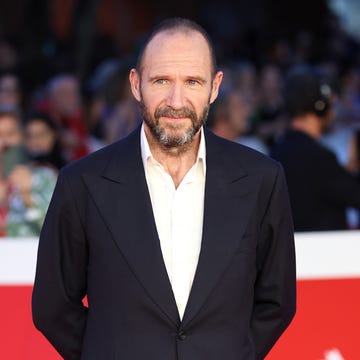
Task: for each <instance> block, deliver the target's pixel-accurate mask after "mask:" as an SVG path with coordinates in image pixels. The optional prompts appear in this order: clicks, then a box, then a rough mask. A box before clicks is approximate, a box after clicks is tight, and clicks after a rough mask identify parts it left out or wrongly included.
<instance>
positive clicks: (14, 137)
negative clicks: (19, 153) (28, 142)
mask: <svg viewBox="0 0 360 360" xmlns="http://www.w3.org/2000/svg"><path fill="white" fill-rule="evenodd" d="M21 143H22V132H21V127H20V124H19V122H18V120H17V119H16V118H15V117H14V116H12V115H3V116H1V117H0V151H2V150H3V149H4V148H5V149H6V148H7V147H11V146H19V145H21Z"/></svg>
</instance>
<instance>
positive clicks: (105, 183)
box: [83, 130, 180, 326]
mask: <svg viewBox="0 0 360 360" xmlns="http://www.w3.org/2000/svg"><path fill="white" fill-rule="evenodd" d="M83 178H84V180H85V183H86V184H87V186H88V188H89V192H90V193H91V195H92V197H93V199H94V201H95V203H96V206H97V207H98V210H99V213H100V214H101V216H102V217H103V219H104V222H105V223H106V225H107V226H108V228H109V230H110V232H111V234H112V236H113V238H114V240H115V242H116V244H117V246H118V248H119V250H120V251H121V253H122V255H123V256H124V258H125V259H126V261H127V262H128V264H129V267H130V268H131V270H132V272H133V273H134V275H135V276H136V278H137V279H138V280H139V282H140V283H141V284H142V286H143V287H144V289H145V290H146V292H147V293H148V295H149V296H150V297H151V298H152V300H153V301H154V302H155V303H156V304H157V305H158V306H159V308H160V309H161V310H162V311H163V312H164V313H165V314H166V315H167V317H168V318H169V319H170V320H171V321H172V323H173V324H175V325H176V326H178V324H179V323H180V319H179V314H178V311H177V307H176V303H175V299H174V296H173V293H172V289H171V284H170V281H169V278H168V275H167V272H166V268H165V264H164V261H163V257H162V253H161V248H160V242H159V238H158V235H157V230H156V225H155V220H154V216H153V212H152V207H151V200H150V196H149V193H148V188H147V184H146V179H145V173H144V170H143V165H142V160H141V151H140V132H139V130H137V131H136V132H135V133H133V134H132V135H130V136H129V137H128V138H127V139H125V140H124V141H121V142H119V143H118V144H117V145H116V146H114V151H113V156H112V158H111V160H110V162H109V164H108V165H107V166H106V169H105V171H104V172H103V174H102V176H100V177H99V176H94V175H87V174H84V175H83Z"/></svg>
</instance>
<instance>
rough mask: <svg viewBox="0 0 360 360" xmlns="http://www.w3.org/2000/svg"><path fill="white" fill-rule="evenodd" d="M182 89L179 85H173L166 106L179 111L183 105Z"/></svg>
mask: <svg viewBox="0 0 360 360" xmlns="http://www.w3.org/2000/svg"><path fill="white" fill-rule="evenodd" d="M184 95H185V94H184V91H183V87H182V86H181V84H180V83H173V84H172V86H171V87H170V89H169V94H168V97H167V101H166V105H167V106H170V107H172V108H173V109H180V108H182V107H183V106H184V105H185V96H184Z"/></svg>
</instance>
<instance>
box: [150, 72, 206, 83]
mask: <svg viewBox="0 0 360 360" xmlns="http://www.w3.org/2000/svg"><path fill="white" fill-rule="evenodd" d="M169 78H170V76H169V75H165V74H164V75H161V74H160V73H159V74H158V75H152V76H150V77H149V81H154V80H157V79H164V80H167V79H169ZM185 78H186V80H196V81H199V82H201V83H203V84H204V83H206V82H207V80H206V79H205V78H203V77H202V76H198V75H187V76H186V77H185Z"/></svg>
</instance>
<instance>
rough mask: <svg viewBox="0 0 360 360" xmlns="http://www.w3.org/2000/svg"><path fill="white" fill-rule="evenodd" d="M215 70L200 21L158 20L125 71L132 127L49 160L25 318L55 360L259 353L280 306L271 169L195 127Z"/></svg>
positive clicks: (276, 200)
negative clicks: (135, 115)
mask: <svg viewBox="0 0 360 360" xmlns="http://www.w3.org/2000/svg"><path fill="white" fill-rule="evenodd" d="M221 79H222V73H221V72H216V64H215V58H214V54H213V48H212V46H211V43H210V40H209V38H208V35H207V34H206V33H205V31H204V30H203V29H202V28H201V27H200V26H198V25H197V24H195V23H193V22H191V21H189V20H184V19H171V20H168V21H165V22H164V23H162V24H161V25H160V26H159V27H158V28H157V29H156V30H155V31H154V33H153V34H152V35H151V36H150V38H149V40H148V41H147V43H146V45H145V47H144V50H143V52H142V53H141V55H140V57H139V61H138V64H137V67H136V69H133V70H131V72H130V83H131V89H132V92H133V95H134V96H135V98H136V100H137V101H138V102H139V104H140V106H141V109H142V114H143V119H144V123H143V126H142V127H141V129H137V130H136V131H135V132H134V133H132V134H131V135H130V136H129V137H127V138H126V139H124V140H121V141H120V142H117V143H115V144H113V145H110V146H109V147H107V148H105V149H103V150H100V151H99V152H97V153H95V154H93V155H90V156H89V157H87V158H85V159H83V160H81V161H79V162H77V163H75V164H73V165H71V166H69V167H67V168H65V169H64V170H62V172H61V174H60V177H59V181H58V184H57V187H56V190H55V193H54V197H53V200H52V202H51V205H50V209H49V212H48V215H47V219H46V221H45V224H44V228H43V231H42V235H41V239H40V246H39V255H38V267H37V275H36V281H35V288H34V294H33V316H34V321H35V324H36V326H37V327H38V328H39V329H40V330H41V331H42V332H43V333H44V334H45V336H46V337H47V338H48V339H49V340H50V342H51V343H52V344H53V345H54V346H55V348H56V349H57V350H58V351H59V352H60V354H62V356H63V357H64V358H65V359H82V360H90V359H106V360H111V359H121V360H143V359H152V360H160V359H164V360H175V359H179V360H192V359H193V360H212V359H214V360H219V359H221V358H223V359H227V360H232V359H233V360H235V359H236V360H239V359H243V360H250V359H263V358H264V356H265V354H266V353H267V352H268V351H269V350H270V348H271V347H272V346H273V344H274V343H275V341H276V340H277V338H278V337H279V336H280V334H281V333H282V332H283V331H284V329H285V328H286V327H287V325H288V324H289V322H290V320H291V318H292V317H293V315H294V308H295V265H294V244H293V232H292V224H291V223H292V222H291V218H290V210H289V204H288V199H287V193H286V187H285V183H284V178H283V175H282V173H281V170H280V167H279V165H278V164H277V163H274V162H273V161H271V160H269V159H267V158H265V157H264V156H262V155H260V154H258V153H256V152H255V151H252V150H249V149H247V148H245V147H243V146H241V145H238V144H235V143H232V142H229V141H226V140H223V139H220V138H218V137H216V136H215V135H213V134H212V133H210V131H208V130H206V129H204V128H203V124H204V121H205V119H206V116H207V112H208V109H209V106H210V104H211V103H212V102H214V101H215V99H216V97H217V94H218V89H219V86H220V83H221ZM85 295H87V299H88V306H89V307H88V308H87V307H85V306H83V304H82V299H83V298H84V296H85Z"/></svg>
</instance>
